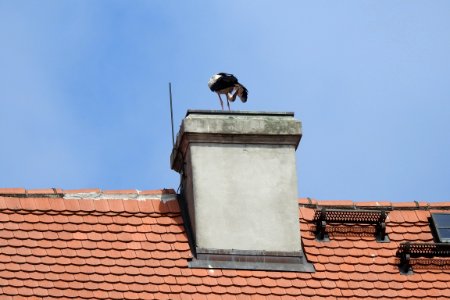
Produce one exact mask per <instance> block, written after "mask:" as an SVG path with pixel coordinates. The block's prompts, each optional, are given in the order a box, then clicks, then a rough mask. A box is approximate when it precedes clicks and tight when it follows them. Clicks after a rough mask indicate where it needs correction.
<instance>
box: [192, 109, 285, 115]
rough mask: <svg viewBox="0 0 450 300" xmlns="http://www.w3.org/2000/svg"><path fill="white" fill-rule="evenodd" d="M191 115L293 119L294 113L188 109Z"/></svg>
mask: <svg viewBox="0 0 450 300" xmlns="http://www.w3.org/2000/svg"><path fill="white" fill-rule="evenodd" d="M190 114H197V115H244V116H286V117H293V116H294V112H291V111H288V112H271V111H248V110H232V111H225V110H209V109H188V111H187V112H186V117H187V116H189V115H190Z"/></svg>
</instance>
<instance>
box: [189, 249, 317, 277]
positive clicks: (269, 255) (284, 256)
mask: <svg viewBox="0 0 450 300" xmlns="http://www.w3.org/2000/svg"><path fill="white" fill-rule="evenodd" d="M196 253H197V255H196V257H194V258H193V259H192V260H191V261H190V262H189V267H190V268H193V269H198V268H200V269H204V268H207V269H208V268H209V269H235V270H266V271H281V272H307V273H314V272H315V269H314V266H313V265H312V264H311V263H309V262H308V261H307V260H306V258H305V256H304V254H303V252H302V251H299V252H277V251H254V250H235V249H232V250H220V249H201V248H197V249H196Z"/></svg>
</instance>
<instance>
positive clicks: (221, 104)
mask: <svg viewBox="0 0 450 300" xmlns="http://www.w3.org/2000/svg"><path fill="white" fill-rule="evenodd" d="M217 95H218V96H219V100H220V106H222V110H223V101H222V98H221V97H220V94H219V93H217Z"/></svg>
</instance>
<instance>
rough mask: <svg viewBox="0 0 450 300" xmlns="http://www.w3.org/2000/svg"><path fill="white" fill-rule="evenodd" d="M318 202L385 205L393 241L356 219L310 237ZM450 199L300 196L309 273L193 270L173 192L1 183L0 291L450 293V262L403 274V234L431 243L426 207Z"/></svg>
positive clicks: (56, 295) (210, 295)
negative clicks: (320, 237) (380, 238)
mask: <svg viewBox="0 0 450 300" xmlns="http://www.w3.org/2000/svg"><path fill="white" fill-rule="evenodd" d="M319 207H333V208H336V207H340V208H349V207H351V208H354V207H361V208H372V209H373V208H380V207H382V208H386V209H389V210H391V211H390V212H389V214H388V218H387V228H386V231H387V233H388V236H389V239H390V242H387V243H379V242H376V241H375V239H374V236H373V235H370V234H359V233H358V232H362V231H358V230H355V228H357V227H355V226H350V225H345V224H344V225H342V226H343V229H346V230H340V231H339V230H338V231H336V233H332V234H330V235H331V236H330V241H329V242H320V241H316V239H315V237H314V233H313V230H314V228H313V227H314V224H313V222H312V220H313V218H314V212H315V209H316V208H319ZM448 210H450V203H420V202H412V203H389V202H382V203H381V202H373V203H353V202H350V201H315V200H311V199H300V200H299V217H300V224H301V240H302V243H303V247H304V252H305V255H306V258H307V259H308V261H310V262H311V263H312V264H313V265H314V268H315V270H316V272H314V273H295V272H272V271H251V270H219V269H189V268H188V263H187V262H188V259H190V258H191V257H192V256H191V252H190V249H189V244H188V239H187V235H186V232H185V229H184V225H183V220H182V217H181V213H180V208H179V206H178V204H177V201H176V195H175V192H174V191H173V190H157V191H143V192H139V191H135V190H130V191H100V190H76V191H73V190H71V191H64V190H59V189H49V190H28V191H27V190H24V189H0V295H1V296H2V297H1V298H2V299H19V298H21V297H22V298H29V297H34V299H44V298H45V299H71V298H72V299H73V298H76V299H298V298H302V299H335V298H353V299H381V298H395V299H402V298H405V299H406V298H408V299H425V298H442V299H448V298H449V297H450V270H449V269H446V268H445V266H444V267H441V268H435V267H427V266H425V268H421V269H419V268H417V269H414V274H412V275H403V274H400V272H399V269H398V258H397V257H396V251H397V249H398V246H399V243H400V242H403V241H423V242H431V241H432V240H433V235H432V233H431V230H430V227H429V222H428V218H429V217H430V212H433V211H448Z"/></svg>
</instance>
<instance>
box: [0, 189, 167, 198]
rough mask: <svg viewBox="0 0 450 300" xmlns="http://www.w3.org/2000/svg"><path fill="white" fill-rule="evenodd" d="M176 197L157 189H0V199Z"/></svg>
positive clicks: (164, 190)
mask: <svg viewBox="0 0 450 300" xmlns="http://www.w3.org/2000/svg"><path fill="white" fill-rule="evenodd" d="M174 195H176V192H175V190H173V189H166V188H163V189H159V190H144V191H140V190H137V189H135V190H103V191H102V190H101V189H98V188H95V189H77V190H63V189H60V188H49V189H30V190H26V189H24V188H0V197H14V198H65V199H87V198H89V199H92V197H94V198H95V199H97V198H99V199H138V200H146V199H155V198H158V199H160V200H162V201H169V200H172V199H173V198H174V197H173V196H174Z"/></svg>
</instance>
